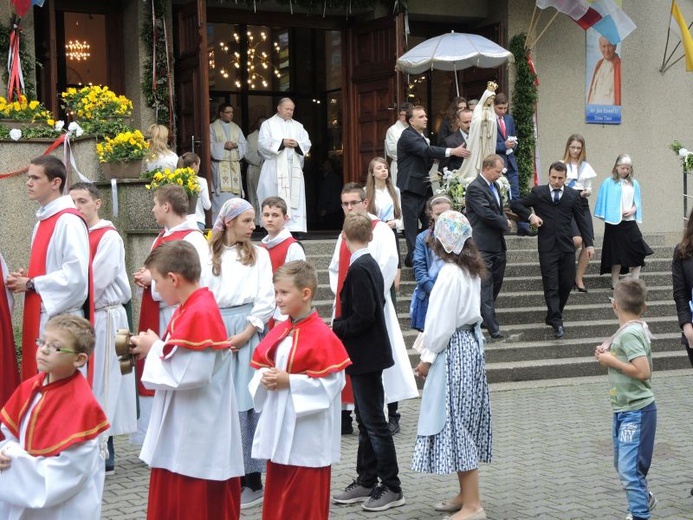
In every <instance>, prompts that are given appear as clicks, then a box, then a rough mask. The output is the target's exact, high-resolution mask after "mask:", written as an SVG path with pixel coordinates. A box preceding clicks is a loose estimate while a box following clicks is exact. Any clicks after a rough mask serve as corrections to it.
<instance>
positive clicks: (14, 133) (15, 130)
mask: <svg viewBox="0 0 693 520" xmlns="http://www.w3.org/2000/svg"><path fill="white" fill-rule="evenodd" d="M10 137H11V138H12V139H14V140H15V141H19V140H20V139H21V138H22V131H21V130H20V129H19V128H13V129H12V130H10Z"/></svg>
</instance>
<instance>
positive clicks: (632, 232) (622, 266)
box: [594, 153, 653, 289]
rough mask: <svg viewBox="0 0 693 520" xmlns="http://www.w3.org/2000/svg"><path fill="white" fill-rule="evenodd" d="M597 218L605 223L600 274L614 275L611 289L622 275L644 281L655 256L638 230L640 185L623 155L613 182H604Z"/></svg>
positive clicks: (599, 197) (599, 196)
mask: <svg viewBox="0 0 693 520" xmlns="http://www.w3.org/2000/svg"><path fill="white" fill-rule="evenodd" d="M594 216H595V217H597V218H599V219H602V220H603V221H604V242H603V244H602V261H601V267H600V270H599V273H600V274H605V273H611V288H612V289H613V288H614V285H616V282H618V277H619V274H628V272H629V270H630V275H631V276H632V277H633V278H639V277H640V268H641V267H642V266H643V265H645V257H646V256H648V255H651V254H652V253H653V251H652V249H650V247H649V246H648V245H647V244H646V243H645V240H644V239H643V237H642V233H640V229H639V228H638V222H639V223H642V196H641V194H640V184H639V183H638V181H636V180H635V179H634V178H633V161H632V160H631V158H630V155H628V154H625V153H622V154H621V155H619V156H618V157H617V158H616V164H615V165H614V168H613V170H612V172H611V178H610V179H607V180H605V181H604V182H602V185H601V186H600V187H599V194H598V195H597V203H596V204H595V207H594Z"/></svg>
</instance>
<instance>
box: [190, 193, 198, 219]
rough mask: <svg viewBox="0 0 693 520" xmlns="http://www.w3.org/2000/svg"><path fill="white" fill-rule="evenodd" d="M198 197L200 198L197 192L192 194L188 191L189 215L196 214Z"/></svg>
mask: <svg viewBox="0 0 693 520" xmlns="http://www.w3.org/2000/svg"><path fill="white" fill-rule="evenodd" d="M197 199H198V196H197V194H195V195H190V194H189V193H188V215H194V214H195V208H197Z"/></svg>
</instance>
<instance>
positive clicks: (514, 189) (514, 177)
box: [505, 162, 529, 232]
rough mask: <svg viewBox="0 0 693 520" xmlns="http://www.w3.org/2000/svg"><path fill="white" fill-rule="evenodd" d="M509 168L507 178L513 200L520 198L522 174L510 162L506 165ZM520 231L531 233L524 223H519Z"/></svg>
mask: <svg viewBox="0 0 693 520" xmlns="http://www.w3.org/2000/svg"><path fill="white" fill-rule="evenodd" d="M505 166H506V168H508V173H506V174H505V176H506V177H507V178H508V183H509V184H510V196H511V197H512V199H513V200H515V199H519V198H520V174H519V173H518V172H517V170H515V169H514V168H513V167H512V166H510V164H509V163H508V162H506V164H505ZM517 229H518V231H524V232H526V231H529V223H527V222H524V221H518V222H517Z"/></svg>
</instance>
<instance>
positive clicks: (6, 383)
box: [0, 253, 19, 440]
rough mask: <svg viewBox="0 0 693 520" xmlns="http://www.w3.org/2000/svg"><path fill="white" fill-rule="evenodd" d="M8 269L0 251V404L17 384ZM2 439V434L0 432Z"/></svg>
mask: <svg viewBox="0 0 693 520" xmlns="http://www.w3.org/2000/svg"><path fill="white" fill-rule="evenodd" d="M7 275H8V271H7V265H6V264H5V259H4V258H3V257H2V253H0V406H2V405H3V404H5V402H6V401H7V400H8V399H9V398H10V396H11V395H12V392H14V389H15V388H17V386H19V370H18V369H17V355H16V354H15V350H14V331H13V329H12V304H13V302H14V298H13V297H12V293H11V292H10V291H8V290H6V289H5V278H7ZM0 440H2V434H0Z"/></svg>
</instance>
